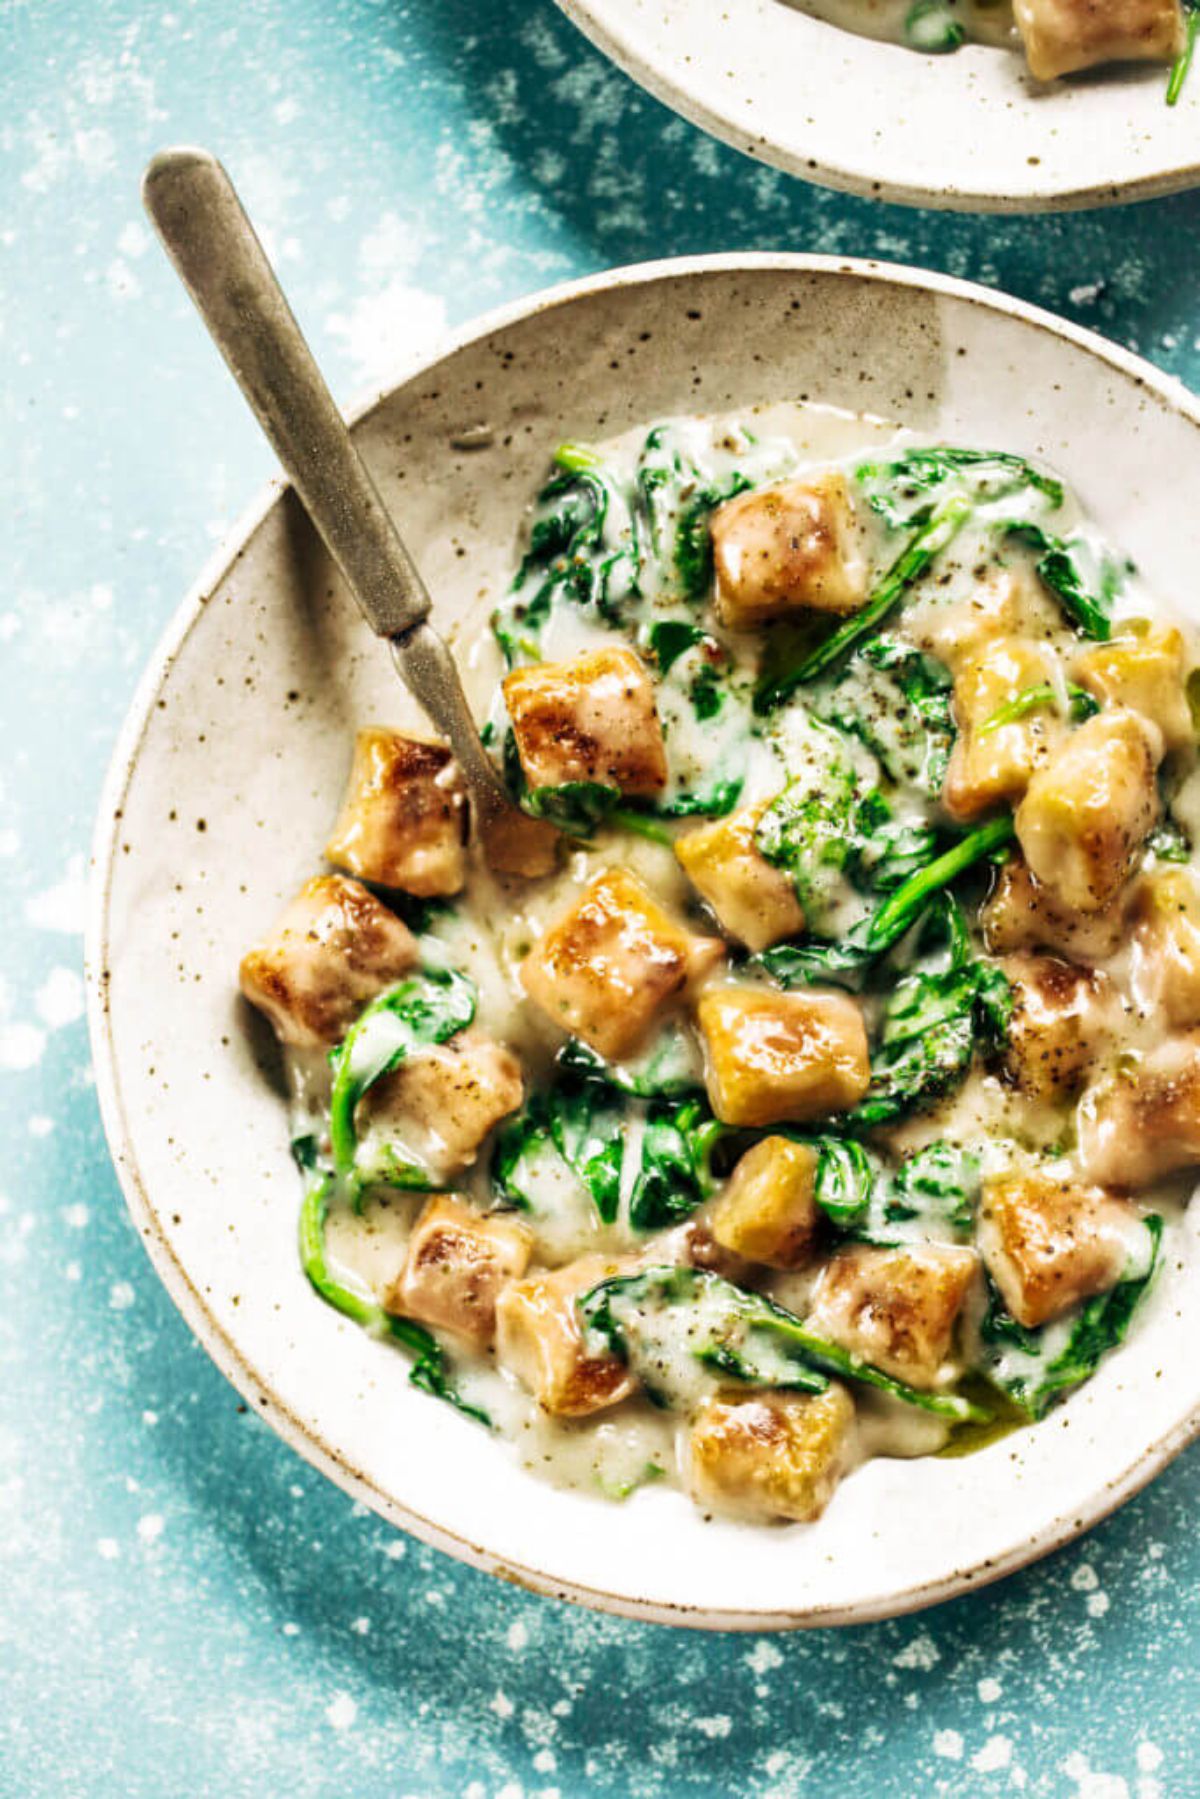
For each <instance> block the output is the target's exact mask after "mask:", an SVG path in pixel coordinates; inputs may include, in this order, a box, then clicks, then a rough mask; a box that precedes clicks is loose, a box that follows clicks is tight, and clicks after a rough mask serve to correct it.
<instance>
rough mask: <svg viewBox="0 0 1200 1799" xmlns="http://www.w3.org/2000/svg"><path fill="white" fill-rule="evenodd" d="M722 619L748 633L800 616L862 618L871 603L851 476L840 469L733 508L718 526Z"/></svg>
mask: <svg viewBox="0 0 1200 1799" xmlns="http://www.w3.org/2000/svg"><path fill="white" fill-rule="evenodd" d="M712 545H713V562H714V565H715V568H716V577H717V585H716V607H717V617H718V618H719V619H720V621H721V623H722V624H723V625H726V626H728V627H729V629H730V630H734V631H736V630H745V629H747V628H748V627H750V626H752V625H762V624H766V623H768V622H769V621H770V620H771V619H775V618H781V617H784V616H786V615H787V614H788V613H794V612H805V611H815V612H839V613H840V612H854V611H856V610H857V609H858V607H859V606H861V605H862V603H863V601H864V600H865V599H866V597H867V565H866V559H865V557H864V556H863V554H862V552H861V550H860V548H859V546H858V543H857V539H856V535H855V523H854V509H853V506H852V504H851V501H850V490H849V488H848V487H847V485H846V479H845V476H844V475H842V474H840V473H839V472H838V471H837V470H836V469H835V470H830V471H829V472H828V473H826V474H823V475H813V476H806V477H805V478H804V479H802V480H799V481H785V482H781V483H780V484H779V485H778V486H776V487H759V488H756V489H755V490H754V491H753V492H752V493H745V494H739V495H738V497H737V498H736V499H733V500H727V501H726V503H725V505H724V506H721V507H719V508H718V509H717V511H716V512H715V513H714V514H713V518H712Z"/></svg>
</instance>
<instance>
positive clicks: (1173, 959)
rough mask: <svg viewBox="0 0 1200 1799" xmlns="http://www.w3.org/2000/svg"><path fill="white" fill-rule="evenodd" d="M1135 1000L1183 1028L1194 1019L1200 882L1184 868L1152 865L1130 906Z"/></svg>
mask: <svg viewBox="0 0 1200 1799" xmlns="http://www.w3.org/2000/svg"><path fill="white" fill-rule="evenodd" d="M1131 919H1132V923H1133V970H1132V974H1133V991H1134V994H1135V997H1136V999H1137V1002H1138V1004H1139V1005H1140V1006H1141V1007H1143V1008H1144V1010H1146V1011H1148V1012H1155V1013H1158V1014H1159V1015H1161V1016H1162V1017H1164V1018H1165V1019H1166V1020H1167V1022H1168V1023H1169V1024H1171V1025H1174V1026H1175V1028H1176V1029H1177V1030H1187V1029H1189V1028H1190V1027H1191V1026H1192V1025H1197V1024H1200V882H1198V881H1197V879H1196V876H1195V874H1194V873H1193V871H1192V870H1191V869H1190V868H1158V869H1155V871H1154V873H1153V874H1150V875H1147V876H1146V877H1145V879H1144V880H1142V881H1140V882H1139V883H1138V887H1137V891H1136V893H1135V895H1134V901H1133V906H1132V909H1131Z"/></svg>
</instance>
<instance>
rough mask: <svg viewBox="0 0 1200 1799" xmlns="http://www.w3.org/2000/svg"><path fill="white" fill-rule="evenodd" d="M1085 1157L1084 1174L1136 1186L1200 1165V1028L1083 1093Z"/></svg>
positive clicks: (1081, 1130)
mask: <svg viewBox="0 0 1200 1799" xmlns="http://www.w3.org/2000/svg"><path fill="white" fill-rule="evenodd" d="M1078 1159H1079V1166H1080V1168H1081V1170H1082V1171H1083V1174H1084V1177H1085V1179H1087V1180H1090V1181H1095V1182H1097V1183H1099V1184H1100V1185H1102V1186H1105V1187H1118V1188H1130V1189H1132V1188H1137V1187H1145V1186H1148V1185H1149V1184H1150V1182H1151V1181H1156V1180H1159V1179H1160V1178H1161V1177H1162V1176H1163V1175H1166V1174H1174V1173H1176V1172H1177V1171H1178V1170H1179V1169H1181V1168H1194V1167H1196V1166H1197V1165H1200V1032H1197V1031H1189V1032H1187V1033H1186V1034H1185V1035H1183V1036H1181V1037H1172V1038H1168V1040H1167V1042H1166V1043H1164V1044H1163V1045H1162V1047H1161V1049H1158V1050H1155V1051H1154V1053H1153V1054H1152V1055H1148V1056H1145V1057H1143V1058H1142V1059H1141V1060H1140V1061H1138V1062H1136V1063H1135V1064H1134V1065H1133V1066H1132V1067H1130V1068H1129V1069H1128V1070H1125V1071H1122V1072H1121V1073H1119V1074H1118V1075H1116V1076H1115V1077H1114V1078H1113V1079H1111V1080H1109V1081H1105V1082H1101V1083H1100V1084H1099V1085H1098V1086H1097V1087H1096V1088H1095V1089H1094V1090H1093V1091H1090V1092H1088V1093H1086V1094H1085V1095H1084V1097H1083V1100H1082V1102H1081V1104H1080V1108H1079V1151H1078Z"/></svg>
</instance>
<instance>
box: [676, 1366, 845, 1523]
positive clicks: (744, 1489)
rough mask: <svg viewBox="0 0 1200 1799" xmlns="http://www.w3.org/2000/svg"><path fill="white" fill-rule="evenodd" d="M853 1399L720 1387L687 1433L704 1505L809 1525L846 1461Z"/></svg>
mask: <svg viewBox="0 0 1200 1799" xmlns="http://www.w3.org/2000/svg"><path fill="white" fill-rule="evenodd" d="M853 1423H854V1402H853V1400H852V1399H851V1398H850V1395H849V1393H847V1391H846V1389H845V1387H841V1386H838V1385H836V1384H835V1383H831V1384H830V1386H829V1387H828V1388H827V1389H826V1390H825V1392H824V1393H816V1394H804V1393H753V1392H752V1393H744V1392H728V1393H717V1394H714V1395H713V1397H712V1398H710V1399H708V1400H706V1401H705V1402H704V1404H703V1406H702V1407H701V1408H700V1411H699V1412H698V1413H697V1416H696V1418H695V1421H694V1422H693V1425H692V1429H691V1433H690V1436H689V1439H688V1464H689V1468H688V1472H689V1485H690V1487H691V1490H692V1495H693V1497H694V1498H695V1499H696V1500H697V1501H698V1503H700V1504H701V1505H711V1506H712V1507H714V1509H716V1510H718V1511H736V1512H738V1513H739V1514H741V1515H742V1516H744V1517H745V1516H749V1517H754V1518H760V1519H770V1518H787V1519H791V1520H792V1521H793V1522H795V1523H799V1524H804V1523H809V1522H811V1521H812V1519H814V1518H819V1517H820V1515H821V1513H822V1512H823V1511H824V1510H825V1507H826V1506H827V1505H828V1504H829V1501H830V1498H831V1497H832V1495H833V1490H834V1488H835V1487H836V1486H837V1483H838V1481H839V1479H840V1478H841V1475H842V1472H843V1470H844V1468H845V1466H846V1463H847V1460H848V1451H849V1446H850V1438H851V1430H852V1427H853Z"/></svg>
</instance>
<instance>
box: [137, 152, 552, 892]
mask: <svg viewBox="0 0 1200 1799" xmlns="http://www.w3.org/2000/svg"><path fill="white" fill-rule="evenodd" d="M142 198H143V201H144V202H145V206H146V211H147V212H148V213H149V215H150V217H151V219H152V221H153V223H154V227H155V230H156V231H157V232H158V235H159V237H160V238H161V239H162V242H163V245H164V247H165V249H166V251H167V254H168V256H169V257H170V258H171V261H172V262H173V263H174V265H175V268H176V271H177V272H178V274H179V276H180V278H181V280H182V281H183V284H184V286H185V287H186V288H187V290H188V292H189V294H190V295H191V297H192V299H193V300H194V302H195V304H196V307H197V310H198V311H199V313H200V316H201V318H202V319H203V320H204V323H205V324H206V325H207V326H208V329H209V332H210V333H211V335H212V337H213V340H214V342H215V343H216V345H217V348H218V349H219V350H220V352H221V354H222V356H223V357H224V358H225V361H226V363H227V364H228V365H229V369H230V371H231V373H232V374H233V376H234V379H235V380H236V381H237V383H238V386H239V387H240V388H241V390H242V392H243V394H244V395H245V397H246V399H247V400H248V402H249V404H250V409H251V411H252V412H253V413H254V416H255V418H256V419H257V420H258V422H259V424H260V425H261V426H262V428H263V430H264V431H265V433H266V435H267V437H268V439H269V440H270V442H271V445H272V447H273V448H274V450H275V454H276V455H277V456H278V457H279V460H280V462H281V463H282V464H283V467H284V470H285V472H286V473H287V475H288V476H289V477H290V479H291V481H292V483H293V485H294V487H295V489H296V491H297V493H298V494H299V495H300V498H301V500H303V502H304V505H305V508H306V510H307V511H308V514H309V517H310V518H311V519H312V521H313V524H314V525H315V526H316V528H317V530H318V531H319V533H320V534H321V537H322V538H323V539H324V541H325V544H326V547H327V548H328V550H329V552H330V554H331V555H332V556H333V558H334V560H335V561H336V563H337V565H338V567H339V568H340V569H341V571H342V574H343V575H344V577H345V579H346V582H347V585H348V586H349V588H350V591H351V593H352V594H353V595H354V598H355V599H356V600H357V602H358V604H359V606H360V607H361V609H362V612H363V614H364V616H365V618H366V620H367V623H368V624H369V625H370V626H371V629H372V630H373V631H376V632H377V633H378V634H379V636H380V637H383V638H386V639H387V642H388V643H389V645H390V646H391V651H392V659H393V661H394V662H395V664H396V667H397V669H398V670H399V673H400V675H401V677H402V678H403V680H404V681H405V682H406V683H407V685H408V687H409V689H410V690H411V692H412V693H413V695H414V696H415V697H416V699H417V700H418V701H419V703H420V705H421V706H422V708H423V709H424V711H425V712H426V713H427V715H428V717H429V719H430V721H431V722H432V723H433V725H434V726H435V727H436V728H437V730H438V731H440V732H441V733H442V734H443V736H445V737H446V738H447V739H448V740H449V743H450V747H451V749H452V750H453V751H454V754H455V757H456V758H457V760H458V763H459V766H460V767H461V769H462V772H463V776H464V778H465V780H466V782H467V787H468V790H469V792H470V795H471V801H472V812H473V814H474V818H475V825H476V829H477V831H478V832H479V836H480V840H481V842H482V845H483V851H484V854H485V856H486V857H487V859H488V861H489V862H490V863H491V865H492V867H493V868H496V869H498V870H500V871H501V872H502V873H506V874H523V875H536V874H545V873H548V872H549V870H550V869H551V868H552V867H553V866H554V861H555V853H556V848H557V843H558V834H557V832H555V831H554V830H553V829H552V827H550V826H548V825H546V824H544V823H542V822H540V821H539V820H536V819H532V818H529V817H527V816H526V814H525V813H523V812H521V811H519V810H518V809H517V807H516V806H514V805H513V803H512V801H511V800H510V798H509V796H508V794H507V792H506V791H505V788H504V785H503V783H502V782H501V780H500V777H499V775H498V774H497V772H496V769H495V766H494V765H493V763H492V760H491V758H490V757H489V756H488V754H487V752H486V750H485V749H484V747H483V744H482V742H481V741H480V737H479V732H478V729H477V728H476V725H475V720H474V719H473V718H472V716H471V711H470V708H469V706H468V705H467V699H466V695H465V694H464V692H463V688H462V682H461V681H460V679H459V675H458V670H457V668H456V667H455V665H454V659H453V657H452V656H451V654H450V652H449V650H448V649H447V647H446V645H445V643H444V642H443V640H442V638H441V637H440V636H439V635H438V633H437V632H436V631H435V630H434V628H433V626H432V625H431V624H430V623H429V611H430V604H431V602H430V598H429V593H428V591H427V589H426V587H425V583H424V582H423V581H422V579H421V577H420V574H419V573H418V572H417V568H416V565H415V564H414V563H413V561H412V558H411V557H410V556H409V554H408V552H407V550H406V549H405V547H404V545H403V543H402V542H401V540H400V534H399V532H398V531H397V529H396V526H395V524H394V522H393V520H392V518H391V517H390V515H389V513H388V511H387V509H386V507H385V506H384V504H383V500H382V499H381V497H380V494H379V490H378V488H377V487H376V485H375V482H374V480H373V479H372V477H371V475H370V473H369V472H368V470H367V467H366V465H365V463H364V462H363V460H362V458H361V456H360V455H359V453H358V451H357V450H356V449H355V447H354V444H353V443H352V442H351V439H350V433H349V431H348V430H347V429H346V424H345V421H344V420H343V418H342V415H341V413H340V412H339V411H338V409H337V407H336V405H335V404H334V400H333V396H332V394H331V393H330V391H329V389H328V387H327V386H326V385H325V381H324V378H323V376H322V374H321V371H320V369H319V368H318V367H317V364H316V359H315V358H314V356H313V353H312V351H311V350H310V349H309V347H308V344H307V343H306V341H305V339H304V336H303V334H302V332H301V330H300V327H299V325H298V324H297V323H296V320H295V318H294V317H293V316H292V311H291V308H290V307H289V305H288V303H287V300H286V299H285V297H284V293H283V289H282V288H281V287H280V285H279V282H278V281H277V280H276V277H275V273H274V271H273V269H272V268H271V265H270V263H269V262H268V261H267V257H266V252H265V251H264V250H263V247H262V245H261V243H260V242H259V241H258V238H257V236H256V235H255V232H254V227H253V226H252V225H251V223H250V220H249V218H248V217H247V216H246V212H245V209H244V208H243V206H242V203H241V201H240V200H239V199H238V196H237V192H236V190H235V188H234V185H233V183H232V181H230V179H229V176H228V175H227V174H226V172H225V170H224V169H223V168H222V166H221V164H220V163H219V162H218V161H217V159H216V157H215V156H211V155H209V153H208V152H207V151H205V150H192V149H177V150H164V151H162V152H160V154H159V155H157V156H156V157H155V158H154V159H153V161H152V162H151V163H150V165H149V167H148V168H147V170H146V173H145V176H144V178H143V182H142Z"/></svg>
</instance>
